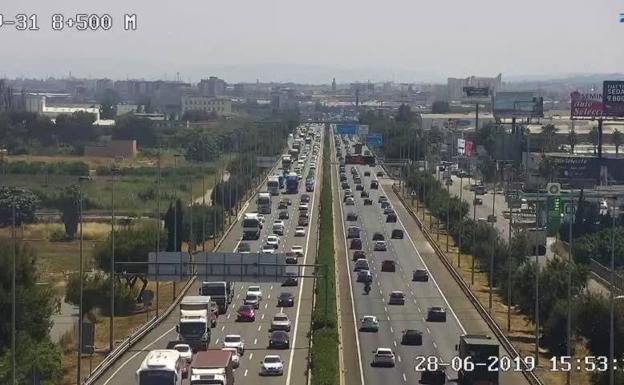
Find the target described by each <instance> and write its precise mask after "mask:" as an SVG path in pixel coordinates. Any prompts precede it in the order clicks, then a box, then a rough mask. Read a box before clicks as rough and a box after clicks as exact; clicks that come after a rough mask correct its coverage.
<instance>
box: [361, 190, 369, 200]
mask: <svg viewBox="0 0 624 385" xmlns="http://www.w3.org/2000/svg"><path fill="white" fill-rule="evenodd" d="M368 197H369V194H368V191H366V190H362V192H361V193H360V198H368ZM371 203H372V202H371Z"/></svg>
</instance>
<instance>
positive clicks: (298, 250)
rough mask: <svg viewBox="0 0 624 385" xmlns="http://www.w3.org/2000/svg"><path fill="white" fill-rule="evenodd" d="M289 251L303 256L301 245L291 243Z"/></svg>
mask: <svg viewBox="0 0 624 385" xmlns="http://www.w3.org/2000/svg"><path fill="white" fill-rule="evenodd" d="M290 252H291V253H294V254H295V255H296V256H297V257H303V246H299V245H293V247H292V248H291V249H290Z"/></svg>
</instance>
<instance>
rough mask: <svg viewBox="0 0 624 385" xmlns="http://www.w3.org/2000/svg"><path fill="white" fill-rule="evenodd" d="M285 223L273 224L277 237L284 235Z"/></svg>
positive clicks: (276, 222)
mask: <svg viewBox="0 0 624 385" xmlns="http://www.w3.org/2000/svg"><path fill="white" fill-rule="evenodd" d="M285 228H286V227H285V225H284V221H280V220H277V221H275V222H273V233H274V234H277V235H284V229H285Z"/></svg>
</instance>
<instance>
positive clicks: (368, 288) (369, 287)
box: [364, 282, 371, 294]
mask: <svg viewBox="0 0 624 385" xmlns="http://www.w3.org/2000/svg"><path fill="white" fill-rule="evenodd" d="M370 291H371V286H370V283H368V282H366V283H365V284H364V292H365V293H366V294H368V293H370Z"/></svg>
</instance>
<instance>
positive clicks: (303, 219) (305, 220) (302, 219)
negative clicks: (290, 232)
mask: <svg viewBox="0 0 624 385" xmlns="http://www.w3.org/2000/svg"><path fill="white" fill-rule="evenodd" d="M309 224H310V218H309V217H308V216H307V215H299V219H298V220H297V226H308V225H309Z"/></svg>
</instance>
